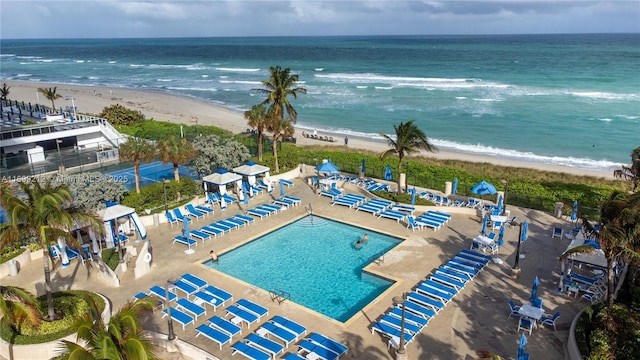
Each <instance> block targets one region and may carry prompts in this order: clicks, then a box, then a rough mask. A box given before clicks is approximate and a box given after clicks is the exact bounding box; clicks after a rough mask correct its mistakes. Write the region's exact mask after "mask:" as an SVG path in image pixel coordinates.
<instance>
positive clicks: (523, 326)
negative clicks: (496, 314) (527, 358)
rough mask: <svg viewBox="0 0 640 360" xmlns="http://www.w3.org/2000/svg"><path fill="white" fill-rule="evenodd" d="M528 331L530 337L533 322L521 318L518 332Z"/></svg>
mask: <svg viewBox="0 0 640 360" xmlns="http://www.w3.org/2000/svg"><path fill="white" fill-rule="evenodd" d="M520 330H523V331H528V332H529V336H531V332H532V331H533V321H532V320H531V319H529V318H526V317H521V318H520V321H519V322H518V331H520Z"/></svg>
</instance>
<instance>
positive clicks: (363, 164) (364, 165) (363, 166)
mask: <svg viewBox="0 0 640 360" xmlns="http://www.w3.org/2000/svg"><path fill="white" fill-rule="evenodd" d="M366 165H367V162H366V160H365V159H362V166H361V171H362V174H363V175H364V173H365V170H366V169H367V168H366Z"/></svg>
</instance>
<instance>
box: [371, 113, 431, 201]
mask: <svg viewBox="0 0 640 360" xmlns="http://www.w3.org/2000/svg"><path fill="white" fill-rule="evenodd" d="M393 129H394V130H395V139H394V137H392V136H391V135H388V134H385V133H381V134H380V136H382V137H384V138H385V139H387V142H388V143H389V147H390V149H388V150H386V151H385V152H383V153H382V154H380V159H384V158H386V157H388V156H390V155H398V174H401V173H402V160H403V159H404V157H405V156H406V155H410V154H413V153H417V152H418V151H420V150H427V151H432V152H433V151H436V150H437V149H436V148H435V146H433V145H431V143H430V142H429V140H428V139H427V135H425V133H424V132H423V131H422V130H420V129H419V128H418V127H417V126H416V125H415V124H414V120H409V121H407V122H406V123H402V122H401V123H400V124H399V125H393ZM401 192H402V184H401V183H400V176H398V194H400V193H401Z"/></svg>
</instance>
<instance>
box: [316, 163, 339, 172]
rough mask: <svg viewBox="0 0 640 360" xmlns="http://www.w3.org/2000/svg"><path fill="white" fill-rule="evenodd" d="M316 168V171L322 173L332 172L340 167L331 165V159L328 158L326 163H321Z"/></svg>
mask: <svg viewBox="0 0 640 360" xmlns="http://www.w3.org/2000/svg"><path fill="white" fill-rule="evenodd" d="M316 170H318V172H323V173H334V172H338V171H340V168H339V167H337V166H335V165H333V163H332V162H331V160H329V161H327V162H326V163H322V164H320V165H318V166H317V167H316Z"/></svg>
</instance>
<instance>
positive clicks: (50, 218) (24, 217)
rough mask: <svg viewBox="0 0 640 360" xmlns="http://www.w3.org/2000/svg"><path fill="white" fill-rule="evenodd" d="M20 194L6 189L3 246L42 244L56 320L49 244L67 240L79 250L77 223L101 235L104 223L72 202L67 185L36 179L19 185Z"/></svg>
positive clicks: (49, 302)
mask: <svg viewBox="0 0 640 360" xmlns="http://www.w3.org/2000/svg"><path fill="white" fill-rule="evenodd" d="M18 186H19V192H20V193H21V194H24V196H22V195H17V192H16V191H14V190H13V189H12V188H8V189H5V188H4V187H3V193H2V194H1V195H2V203H3V206H4V207H5V209H6V212H7V220H8V222H6V223H3V224H1V225H0V246H3V247H4V246H6V245H7V244H12V243H16V242H19V241H23V239H34V240H35V241H36V242H38V243H40V245H41V246H42V248H43V250H44V253H45V255H46V256H44V257H43V268H44V280H45V281H44V282H45V291H46V294H47V316H48V319H49V320H53V319H55V318H56V313H55V309H54V308H53V299H52V295H51V294H52V291H51V269H50V267H49V258H50V256H51V254H50V253H49V245H51V244H53V243H55V242H57V241H60V240H59V239H61V240H62V241H66V242H67V243H68V244H72V245H74V246H76V247H77V248H80V245H79V244H78V243H77V241H76V238H75V237H74V236H73V229H74V228H75V226H76V224H83V225H86V226H91V227H93V228H94V231H95V232H96V233H102V232H103V229H102V226H101V225H102V222H101V221H100V220H99V219H98V217H97V216H95V215H94V214H92V213H90V212H88V211H87V210H86V209H84V208H82V207H79V206H76V205H75V204H74V203H73V198H72V196H71V192H70V191H69V189H68V188H67V186H65V185H53V184H52V183H51V182H50V181H47V182H46V183H45V184H44V185H42V184H40V183H39V182H38V181H37V180H36V179H33V180H31V182H28V183H27V182H19V183H18Z"/></svg>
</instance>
